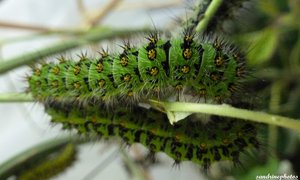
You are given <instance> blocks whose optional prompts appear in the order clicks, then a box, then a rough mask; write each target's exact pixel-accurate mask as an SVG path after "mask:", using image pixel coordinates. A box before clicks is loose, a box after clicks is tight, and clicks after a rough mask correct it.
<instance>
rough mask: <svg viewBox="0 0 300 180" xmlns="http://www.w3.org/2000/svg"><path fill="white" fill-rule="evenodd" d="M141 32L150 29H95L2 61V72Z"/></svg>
mask: <svg viewBox="0 0 300 180" xmlns="http://www.w3.org/2000/svg"><path fill="white" fill-rule="evenodd" d="M140 32H149V29H136V30H113V29H105V30H95V29H93V30H90V31H89V32H87V33H86V34H85V35H83V36H81V37H78V36H75V37H74V38H72V39H68V40H65V41H63V42H60V43H57V44H55V45H53V46H50V47H46V48H43V49H40V50H35V51H34V52H31V53H27V54H24V55H20V56H17V57H14V58H11V59H7V60H4V61H2V62H0V74H1V73H5V72H7V71H9V70H11V69H14V68H16V67H19V66H22V65H28V64H31V63H33V62H35V61H38V60H41V59H42V58H44V57H47V56H50V55H54V54H57V53H61V52H64V51H66V50H69V49H72V48H76V47H78V46H81V45H85V44H89V43H96V42H98V41H100V40H103V39H109V38H114V37H122V36H128V35H130V34H134V33H140Z"/></svg>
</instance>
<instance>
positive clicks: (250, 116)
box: [150, 100, 300, 132]
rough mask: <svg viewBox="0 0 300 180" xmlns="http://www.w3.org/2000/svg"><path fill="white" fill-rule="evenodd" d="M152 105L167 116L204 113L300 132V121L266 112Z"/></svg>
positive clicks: (229, 108)
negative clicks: (178, 113) (183, 113)
mask: <svg viewBox="0 0 300 180" xmlns="http://www.w3.org/2000/svg"><path fill="white" fill-rule="evenodd" d="M150 104H151V105H152V106H153V107H154V108H157V109H160V110H161V111H164V112H166V113H167V114H168V113H176V112H190V113H204V114H211V115H218V116H226V117H232V118H238V119H244V120H251V121H256V122H260V123H266V124H271V125H276V126H280V127H285V128H290V129H294V130H297V131H298V132H300V120H297V119H292V118H288V117H283V116H278V115H274V114H267V113H265V112H259V111H251V110H246V109H239V108H235V107H232V106H230V105H226V104H223V105H214V104H199V103H182V102H159V101H155V100H150ZM171 123H172V122H171Z"/></svg>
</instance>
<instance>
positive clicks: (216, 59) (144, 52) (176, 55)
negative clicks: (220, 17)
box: [28, 29, 247, 104]
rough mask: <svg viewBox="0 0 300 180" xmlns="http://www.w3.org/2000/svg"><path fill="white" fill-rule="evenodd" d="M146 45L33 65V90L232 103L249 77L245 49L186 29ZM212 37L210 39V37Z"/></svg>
mask: <svg viewBox="0 0 300 180" xmlns="http://www.w3.org/2000/svg"><path fill="white" fill-rule="evenodd" d="M147 39H148V43H146V44H144V45H143V46H142V47H140V48H137V47H132V46H130V45H129V44H125V45H124V46H123V49H124V50H123V52H122V53H120V54H114V55H109V54H108V53H107V51H104V50H103V51H101V53H100V54H101V57H99V58H94V59H91V58H88V57H86V56H81V58H80V61H78V62H76V61H72V60H65V59H64V58H61V59H60V62H59V63H44V64H41V65H40V66H39V67H38V66H36V67H34V68H33V74H32V75H31V76H30V77H29V78H28V82H29V91H30V92H31V93H32V94H33V96H34V97H35V99H37V100H39V101H42V102H45V101H48V100H50V101H51V100H53V101H64V102H65V101H66V102H74V101H78V102H91V101H94V102H100V103H105V104H115V103H114V102H116V101H118V102H120V101H122V102H126V103H127V104H130V103H132V102H133V103H137V102H141V101H145V100H147V99H149V98H153V99H159V100H170V99H173V100H175V101H189V102H209V103H230V99H231V98H232V95H233V94H235V93H236V92H238V89H239V88H240V86H241V84H242V82H243V80H244V77H245V76H246V75H247V70H246V68H245V62H244V58H243V56H242V55H241V53H240V52H238V51H237V50H236V49H235V48H232V46H230V45H226V43H224V42H222V41H221V40H219V39H218V38H214V40H212V41H209V40H205V38H202V39H201V37H199V36H197V35H196V34H195V33H194V32H193V31H192V30H189V29H188V30H186V31H185V32H184V34H183V37H182V38H171V39H169V40H164V39H161V38H159V35H158V34H151V35H150V36H149V37H148V38H147ZM206 39H208V38H206Z"/></svg>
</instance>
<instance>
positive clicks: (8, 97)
mask: <svg viewBox="0 0 300 180" xmlns="http://www.w3.org/2000/svg"><path fill="white" fill-rule="evenodd" d="M33 101H34V99H33V97H32V96H31V95H30V94H25V93H2V94H0V102H1V103H12V102H33Z"/></svg>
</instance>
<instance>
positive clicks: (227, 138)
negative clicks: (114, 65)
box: [46, 102, 261, 171]
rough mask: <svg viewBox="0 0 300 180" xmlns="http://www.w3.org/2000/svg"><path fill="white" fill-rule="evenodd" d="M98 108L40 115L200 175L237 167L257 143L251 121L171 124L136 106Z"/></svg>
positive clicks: (63, 108) (67, 107) (52, 108)
mask: <svg viewBox="0 0 300 180" xmlns="http://www.w3.org/2000/svg"><path fill="white" fill-rule="evenodd" d="M104 106H105V105H104V104H102V105H99V106H94V105H92V106H80V107H76V106H73V105H72V104H62V103H59V102H54V103H49V104H47V106H46V112H47V113H48V114H49V115H50V116H51V118H52V122H53V123H55V124H62V125H63V128H64V129H67V130H71V129H75V130H77V132H78V133H79V134H82V135H85V136H88V137H102V138H104V139H109V138H113V137H118V138H120V139H122V140H123V142H124V143H126V144H128V145H132V144H134V143H140V144H143V145H144V146H145V147H146V148H147V149H148V150H149V152H150V153H151V154H154V153H157V152H164V153H166V154H167V155H168V156H169V157H171V158H172V159H174V163H175V164H179V163H180V162H183V161H190V162H193V163H195V164H198V165H200V167H202V168H203V169H204V170H205V171H207V170H209V167H210V165H211V164H213V163H217V162H223V161H229V162H232V163H233V164H234V165H239V164H240V163H242V162H241V161H240V155H241V154H243V153H245V152H249V151H253V150H255V149H259V148H260V145H261V142H260V140H259V137H258V136H259V133H258V131H259V124H257V123H254V122H251V121H244V120H236V119H231V118H223V117H219V116H210V117H209V121H208V122H207V123H206V124H203V123H201V121H199V120H198V119H197V118H196V117H193V116H191V117H188V118H186V119H185V120H183V121H180V122H177V123H176V124H175V125H174V126H172V125H171V124H170V123H169V122H168V119H167V116H166V115H165V114H164V113H161V112H158V111H155V110H153V109H149V110H146V109H144V108H141V107H138V106H136V107H134V108H133V109H132V111H131V112H129V111H128V110H127V108H126V107H125V106H118V107H117V108H115V109H113V110H111V111H109V112H108V111H107V110H106V109H105V108H104Z"/></svg>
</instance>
